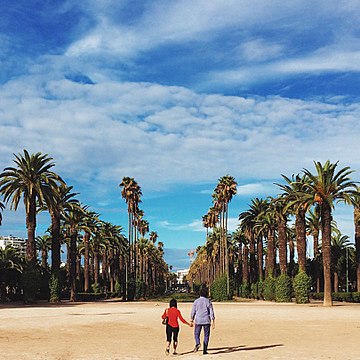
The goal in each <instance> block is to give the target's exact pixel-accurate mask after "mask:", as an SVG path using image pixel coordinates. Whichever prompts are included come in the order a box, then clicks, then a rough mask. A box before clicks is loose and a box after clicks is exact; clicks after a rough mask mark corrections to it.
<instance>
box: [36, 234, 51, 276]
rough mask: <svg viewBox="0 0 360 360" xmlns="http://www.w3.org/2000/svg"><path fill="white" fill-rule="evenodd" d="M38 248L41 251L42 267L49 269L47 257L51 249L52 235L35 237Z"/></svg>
mask: <svg viewBox="0 0 360 360" xmlns="http://www.w3.org/2000/svg"><path fill="white" fill-rule="evenodd" d="M35 244H36V249H37V250H38V251H40V253H41V267H42V268H43V269H45V270H46V269H47V268H48V267H49V265H48V262H47V259H48V252H49V251H50V249H51V236H50V235H44V236H37V237H36V238H35Z"/></svg>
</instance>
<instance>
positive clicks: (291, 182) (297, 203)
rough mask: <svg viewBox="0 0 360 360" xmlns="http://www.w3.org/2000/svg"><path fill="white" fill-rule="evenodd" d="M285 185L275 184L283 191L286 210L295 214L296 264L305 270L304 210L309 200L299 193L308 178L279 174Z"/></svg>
mask: <svg viewBox="0 0 360 360" xmlns="http://www.w3.org/2000/svg"><path fill="white" fill-rule="evenodd" d="M281 176H282V177H283V178H284V179H285V181H286V182H287V184H286V185H282V184H276V185H278V186H279V187H280V188H281V189H282V190H283V191H284V193H283V196H284V197H285V202H286V203H287V205H286V206H285V210H286V211H291V212H292V213H294V214H295V231H296V247H297V253H298V264H299V270H300V271H306V212H307V210H308V209H309V207H310V205H311V202H310V203H309V199H307V198H304V197H303V196H301V194H302V193H303V192H304V190H305V186H306V184H307V183H308V182H309V178H308V177H306V176H302V177H301V176H300V175H296V176H294V175H293V176H292V178H291V179H290V178H288V177H286V176H285V175H281Z"/></svg>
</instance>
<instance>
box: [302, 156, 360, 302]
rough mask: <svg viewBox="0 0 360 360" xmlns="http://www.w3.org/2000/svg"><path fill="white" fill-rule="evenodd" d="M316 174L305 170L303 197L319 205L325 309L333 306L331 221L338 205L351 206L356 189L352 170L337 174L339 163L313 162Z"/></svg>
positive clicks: (346, 169) (342, 170)
mask: <svg viewBox="0 0 360 360" xmlns="http://www.w3.org/2000/svg"><path fill="white" fill-rule="evenodd" d="M314 164H315V169H316V174H312V173H311V172H310V171H309V170H307V169H304V174H305V176H307V177H308V178H309V180H310V181H309V182H306V183H305V184H304V188H303V189H304V190H303V191H302V192H301V194H300V196H301V197H302V198H303V199H304V201H306V202H308V203H313V204H317V205H318V206H319V210H320V216H321V228H322V230H323V234H322V257H323V268H324V306H332V298H331V220H332V210H333V208H334V202H335V201H345V202H346V203H351V201H352V198H351V195H353V193H354V191H355V190H356V185H355V183H354V182H353V181H351V179H350V178H349V175H350V174H351V173H352V172H353V171H351V170H350V168H349V167H345V168H343V169H340V170H339V171H338V172H336V170H337V165H338V162H336V163H334V164H333V163H331V162H330V161H329V160H327V161H326V162H325V164H324V165H322V164H321V163H320V162H314Z"/></svg>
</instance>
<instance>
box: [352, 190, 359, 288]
mask: <svg viewBox="0 0 360 360" xmlns="http://www.w3.org/2000/svg"><path fill="white" fill-rule="evenodd" d="M352 205H353V206H354V226H355V253H356V285H357V286H356V289H357V291H358V292H360V188H359V187H357V188H356V191H355V192H354V194H353V196H352Z"/></svg>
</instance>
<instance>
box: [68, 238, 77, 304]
mask: <svg viewBox="0 0 360 360" xmlns="http://www.w3.org/2000/svg"><path fill="white" fill-rule="evenodd" d="M76 240H77V232H76V231H72V232H71V235H70V263H69V265H70V266H69V274H70V301H71V302H74V301H76V300H77V289H76Z"/></svg>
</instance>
